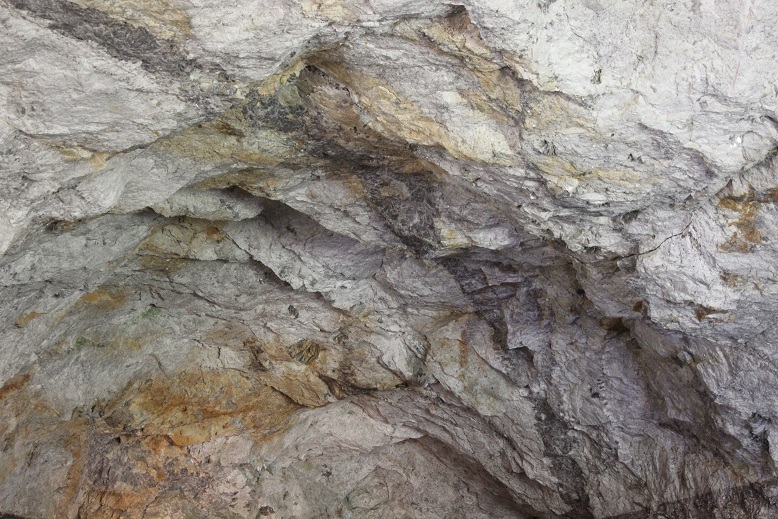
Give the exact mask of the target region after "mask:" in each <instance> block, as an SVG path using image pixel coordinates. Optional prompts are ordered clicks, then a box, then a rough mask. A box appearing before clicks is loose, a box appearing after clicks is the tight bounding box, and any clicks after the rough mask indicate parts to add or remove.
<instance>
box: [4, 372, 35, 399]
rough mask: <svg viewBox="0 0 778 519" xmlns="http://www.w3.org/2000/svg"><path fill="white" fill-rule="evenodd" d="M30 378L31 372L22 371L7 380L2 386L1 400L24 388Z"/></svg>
mask: <svg viewBox="0 0 778 519" xmlns="http://www.w3.org/2000/svg"><path fill="white" fill-rule="evenodd" d="M30 378H32V374H31V373H22V374H19V375H16V376H13V377H11V378H9V379H8V380H6V381H5V384H3V386H2V387H0V400H3V399H4V398H6V397H7V396H8V395H10V394H11V393H15V392H17V391H19V390H20V389H22V388H23V387H24V386H26V385H27V383H28V382H29V381H30Z"/></svg>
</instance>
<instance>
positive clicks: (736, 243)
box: [718, 187, 778, 253]
mask: <svg viewBox="0 0 778 519" xmlns="http://www.w3.org/2000/svg"><path fill="white" fill-rule="evenodd" d="M776 201H778V187H777V188H771V189H768V190H767V191H766V192H764V193H757V192H756V191H755V190H754V188H753V187H751V188H749V190H748V193H746V194H745V195H742V196H726V197H723V198H721V199H720V200H719V204H718V205H719V207H720V208H721V209H726V210H728V211H732V212H736V213H740V216H739V217H738V219H737V220H735V221H733V222H732V223H730V224H729V225H730V226H732V227H735V229H736V231H735V232H734V233H733V234H732V236H731V237H730V238H729V239H728V240H727V241H726V242H725V243H723V244H721V245H719V250H721V251H722V252H740V253H745V252H750V251H751V249H752V247H753V246H754V245H756V244H759V243H762V233H761V232H760V231H759V229H758V228H757V225H756V220H757V216H758V214H759V210H760V209H761V207H762V205H764V204H768V203H775V202H776Z"/></svg>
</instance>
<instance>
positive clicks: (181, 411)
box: [106, 370, 299, 447]
mask: <svg viewBox="0 0 778 519" xmlns="http://www.w3.org/2000/svg"><path fill="white" fill-rule="evenodd" d="M298 408H299V406H297V405H296V404H294V403H293V402H291V401H290V400H289V399H288V398H286V397H285V396H283V395H282V394H281V393H279V392H277V391H274V390H273V389H271V388H270V387H268V386H267V385H265V384H263V383H262V381H260V380H259V379H257V378H255V377H251V376H248V375H245V374H242V373H240V372H237V371H235V370H220V371H213V370H196V371H187V372H181V373H177V374H175V375H172V376H170V377H169V378H168V377H166V376H159V377H157V378H154V379H152V380H149V381H147V382H146V383H145V384H142V385H140V386H139V387H132V388H130V389H129V390H128V391H127V395H126V396H122V397H120V398H119V399H117V400H116V401H115V402H114V403H113V404H111V405H109V406H108V412H107V413H106V422H107V423H109V424H114V425H117V426H118V425H119V424H121V426H122V427H128V428H130V429H137V430H140V429H141V428H142V430H143V434H144V435H157V436H164V437H167V438H170V441H171V442H172V443H173V444H175V445H178V446H186V445H192V444H196V443H202V442H205V441H208V440H210V439H213V438H214V437H217V436H224V435H232V434H236V433H238V432H241V431H246V430H249V431H251V432H253V433H257V434H260V435H262V434H270V433H272V432H274V431H277V430H279V429H281V428H283V427H284V425H285V424H286V420H287V418H288V417H289V416H290V415H291V413H293V412H294V411H295V410H297V409H298ZM158 447H159V446H158Z"/></svg>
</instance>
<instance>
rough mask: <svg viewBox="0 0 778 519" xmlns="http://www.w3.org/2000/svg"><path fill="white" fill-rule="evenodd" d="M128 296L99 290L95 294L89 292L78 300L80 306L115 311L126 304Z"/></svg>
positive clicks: (107, 289) (107, 290) (105, 289)
mask: <svg viewBox="0 0 778 519" xmlns="http://www.w3.org/2000/svg"><path fill="white" fill-rule="evenodd" d="M126 298H127V296H126V295H125V294H123V293H121V292H119V291H117V290H113V289H109V288H99V289H97V290H95V291H93V292H87V293H86V294H84V295H83V296H81V298H80V299H79V300H78V304H80V305H84V304H88V305H91V306H93V307H95V308H98V309H100V310H113V309H116V308H119V307H121V306H122V304H123V303H124V300H125V299H126Z"/></svg>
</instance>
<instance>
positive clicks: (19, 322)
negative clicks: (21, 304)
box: [14, 312, 42, 328]
mask: <svg viewBox="0 0 778 519" xmlns="http://www.w3.org/2000/svg"><path fill="white" fill-rule="evenodd" d="M41 315H42V314H39V313H38V312H27V313H26V314H22V315H20V316H19V317H18V318H17V319H16V321H15V322H14V325H16V326H18V327H19V328H22V327H24V326H27V324H29V323H30V322H31V321H32V320H34V319H37V318H38V317H40V316H41Z"/></svg>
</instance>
